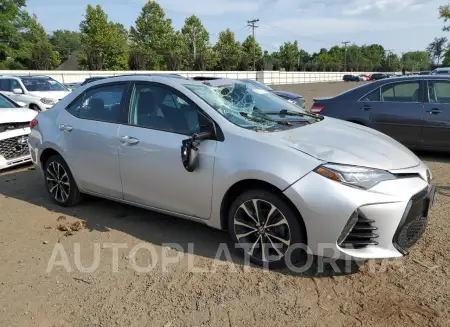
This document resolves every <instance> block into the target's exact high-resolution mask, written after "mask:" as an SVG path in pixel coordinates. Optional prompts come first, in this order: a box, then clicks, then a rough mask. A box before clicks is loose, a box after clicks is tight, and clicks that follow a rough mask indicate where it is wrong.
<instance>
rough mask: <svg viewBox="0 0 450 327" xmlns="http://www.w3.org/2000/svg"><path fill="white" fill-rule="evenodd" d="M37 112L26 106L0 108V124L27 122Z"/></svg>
mask: <svg viewBox="0 0 450 327" xmlns="http://www.w3.org/2000/svg"><path fill="white" fill-rule="evenodd" d="M36 115H37V112H36V111H34V110H31V109H27V108H0V124H6V123H23V122H29V121H32V120H33V119H34V117H36Z"/></svg>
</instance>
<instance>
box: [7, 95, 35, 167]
mask: <svg viewBox="0 0 450 327" xmlns="http://www.w3.org/2000/svg"><path fill="white" fill-rule="evenodd" d="M36 114H37V112H36V111H34V110H31V109H28V108H23V107H22V106H20V105H19V104H17V103H16V102H14V101H12V100H11V99H9V98H7V97H6V96H4V95H3V94H1V93H0V170H3V169H6V168H10V167H14V166H17V165H20V164H23V163H26V162H30V161H31V156H30V151H29V149H28V134H30V122H31V121H32V120H33V118H34V117H35V116H36Z"/></svg>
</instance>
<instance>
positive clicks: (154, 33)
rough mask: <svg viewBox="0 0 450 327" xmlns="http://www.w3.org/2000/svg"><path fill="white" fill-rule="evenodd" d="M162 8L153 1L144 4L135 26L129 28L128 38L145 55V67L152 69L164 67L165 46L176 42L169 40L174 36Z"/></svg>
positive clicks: (169, 20)
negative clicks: (146, 59)
mask: <svg viewBox="0 0 450 327" xmlns="http://www.w3.org/2000/svg"><path fill="white" fill-rule="evenodd" d="M165 16H166V15H165V13H164V10H163V9H162V8H161V6H160V5H159V4H158V3H157V2H155V1H149V2H148V3H146V4H145V5H144V7H143V8H142V10H141V13H140V15H139V16H138V18H137V19H136V27H131V28H130V39H131V41H132V42H133V43H134V44H135V45H137V46H138V47H139V48H140V49H142V50H143V51H145V54H146V55H147V58H148V61H147V68H148V69H152V70H159V69H165V68H166V63H165V60H164V58H165V56H166V57H167V55H168V53H169V52H173V49H172V50H168V49H167V46H168V45H170V46H173V45H174V44H176V42H173V40H170V38H171V37H173V36H174V33H175V32H174V29H173V27H172V20H171V19H168V18H167V19H166V17H165Z"/></svg>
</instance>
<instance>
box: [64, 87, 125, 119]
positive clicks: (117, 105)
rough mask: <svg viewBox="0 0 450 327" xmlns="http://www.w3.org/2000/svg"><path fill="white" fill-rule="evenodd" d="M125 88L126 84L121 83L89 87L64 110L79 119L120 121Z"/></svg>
mask: <svg viewBox="0 0 450 327" xmlns="http://www.w3.org/2000/svg"><path fill="white" fill-rule="evenodd" d="M126 88H127V84H126V83H123V84H112V85H104V86H99V87H95V88H92V89H89V90H87V91H86V92H85V93H84V94H83V95H82V96H80V97H78V98H77V99H76V100H75V101H74V102H72V103H71V104H70V105H69V106H68V107H67V109H66V110H67V111H68V112H70V113H71V114H72V115H74V116H76V117H78V118H81V119H88V120H99V121H104V122H109V123H120V122H121V121H122V113H123V109H122V108H123V103H124V101H125V93H126Z"/></svg>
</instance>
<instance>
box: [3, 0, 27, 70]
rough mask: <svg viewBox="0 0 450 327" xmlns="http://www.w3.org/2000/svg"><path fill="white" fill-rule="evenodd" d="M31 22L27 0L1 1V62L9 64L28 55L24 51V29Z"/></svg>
mask: <svg viewBox="0 0 450 327" xmlns="http://www.w3.org/2000/svg"><path fill="white" fill-rule="evenodd" d="M29 24H30V16H29V15H28V13H27V12H26V11H25V0H2V1H1V3H0V63H1V62H5V65H7V66H9V65H10V64H12V63H14V62H15V59H16V58H17V57H28V56H29V55H30V53H26V51H27V50H25V51H24V49H23V47H22V45H23V42H24V40H23V35H22V32H23V30H25V29H27V28H28V27H29Z"/></svg>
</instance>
